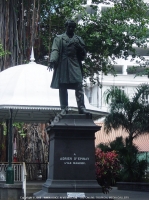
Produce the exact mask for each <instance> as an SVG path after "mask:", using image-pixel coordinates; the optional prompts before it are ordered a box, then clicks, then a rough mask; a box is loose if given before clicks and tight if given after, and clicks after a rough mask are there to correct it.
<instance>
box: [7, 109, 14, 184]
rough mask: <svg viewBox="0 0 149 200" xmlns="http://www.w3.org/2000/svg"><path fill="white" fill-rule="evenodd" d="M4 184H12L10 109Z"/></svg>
mask: <svg viewBox="0 0 149 200" xmlns="http://www.w3.org/2000/svg"><path fill="white" fill-rule="evenodd" d="M6 184H14V169H13V167H12V109H10V119H9V135H8V167H7V170H6Z"/></svg>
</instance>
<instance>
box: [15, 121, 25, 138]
mask: <svg viewBox="0 0 149 200" xmlns="http://www.w3.org/2000/svg"><path fill="white" fill-rule="evenodd" d="M13 126H14V127H15V128H17V131H18V133H19V134H20V135H21V136H22V137H25V136H26V133H25V131H24V130H25V128H24V123H23V122H22V123H20V122H19V123H17V122H15V123H13Z"/></svg>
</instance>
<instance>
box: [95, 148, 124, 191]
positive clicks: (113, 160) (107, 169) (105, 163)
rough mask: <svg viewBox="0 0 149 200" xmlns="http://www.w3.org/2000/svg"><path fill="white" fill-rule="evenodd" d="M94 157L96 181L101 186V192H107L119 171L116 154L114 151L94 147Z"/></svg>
mask: <svg viewBox="0 0 149 200" xmlns="http://www.w3.org/2000/svg"><path fill="white" fill-rule="evenodd" d="M95 159H96V162H95V167H96V177H97V181H98V183H99V184H100V185H101V186H102V189H103V193H107V192H108V191H109V189H111V188H110V185H111V183H112V182H115V179H116V177H117V176H118V175H119V173H120V169H121V167H120V162H119V159H118V154H117V153H116V152H115V151H111V152H103V151H102V150H101V149H99V148H96V151H95Z"/></svg>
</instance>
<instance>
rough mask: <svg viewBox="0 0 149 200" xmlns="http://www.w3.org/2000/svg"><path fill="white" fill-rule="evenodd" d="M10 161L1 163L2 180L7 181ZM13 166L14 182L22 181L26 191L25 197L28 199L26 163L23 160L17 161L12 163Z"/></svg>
mask: <svg viewBox="0 0 149 200" xmlns="http://www.w3.org/2000/svg"><path fill="white" fill-rule="evenodd" d="M7 166H8V163H0V181H2V182H4V181H6V169H7ZM12 167H13V169H14V182H21V183H22V189H23V193H24V199H26V176H27V173H26V167H25V163H24V162H23V163H22V162H21V163H20V162H15V163H12Z"/></svg>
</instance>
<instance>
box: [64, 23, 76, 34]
mask: <svg viewBox="0 0 149 200" xmlns="http://www.w3.org/2000/svg"><path fill="white" fill-rule="evenodd" d="M75 28H76V25H75V24H74V23H71V22H70V23H69V24H68V26H67V27H66V32H67V33H68V34H70V35H72V34H73V33H74V31H75Z"/></svg>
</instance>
